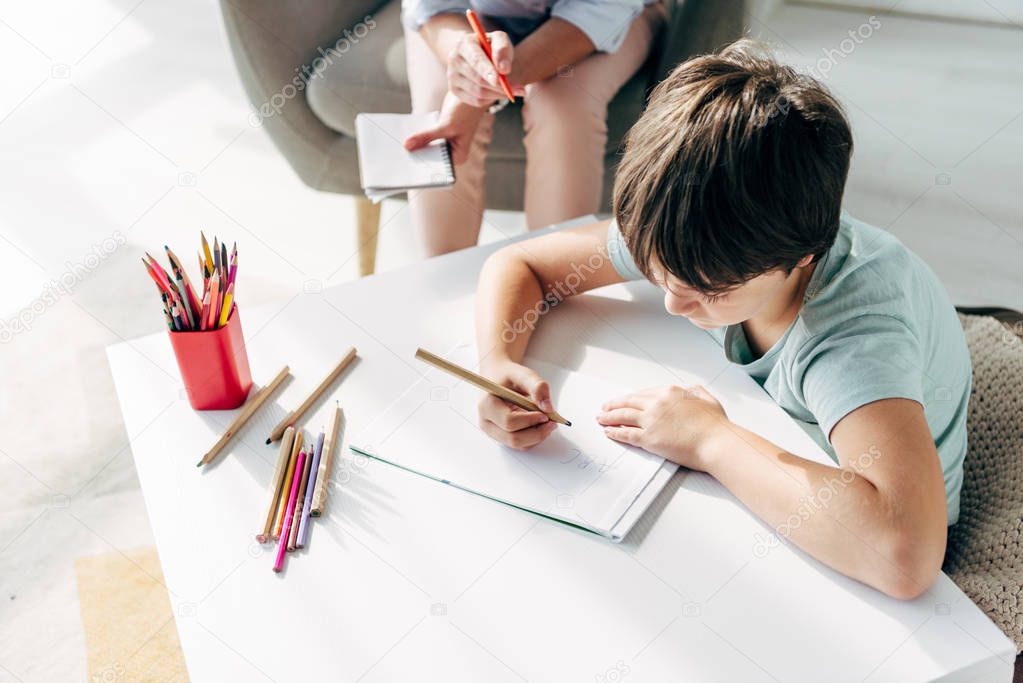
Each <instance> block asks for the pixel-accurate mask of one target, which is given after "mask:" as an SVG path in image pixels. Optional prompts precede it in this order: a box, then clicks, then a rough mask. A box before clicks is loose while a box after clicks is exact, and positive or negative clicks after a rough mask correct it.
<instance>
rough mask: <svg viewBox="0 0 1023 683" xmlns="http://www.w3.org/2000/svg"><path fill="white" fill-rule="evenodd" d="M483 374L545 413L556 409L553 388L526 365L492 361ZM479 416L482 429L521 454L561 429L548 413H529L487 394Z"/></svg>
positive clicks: (532, 411)
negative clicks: (552, 394)
mask: <svg viewBox="0 0 1023 683" xmlns="http://www.w3.org/2000/svg"><path fill="white" fill-rule="evenodd" d="M481 372H482V374H483V375H484V376H486V377H488V378H490V379H492V380H494V381H495V382H497V383H498V384H501V385H503V386H506V387H508V388H509V389H512V390H514V391H517V392H519V393H520V394H524V395H526V396H528V397H529V398H530V400H532V401H533V402H534V403H536V404H537V405H538V406H540V408H541V409H542V410H545V411H547V412H551V411H553V410H554V405H553V403H551V388H550V386H549V385H548V384H547V382H545V381H544V379H543V378H542V377H540V375H538V374H536V372H534V371H533V370H531V369H530V368H527V367H526V366H525V365H521V364H519V363H515V362H512V361H492V362H490V363H484V364H483V366H482V367H481ZM479 416H480V428H481V429H482V430H483V431H484V432H485V433H486V434H487V436H489V437H490V438H492V439H494V440H495V441H498V442H500V443H502V444H504V445H505V446H509V447H510V448H514V449H516V450H520V451H525V450H529V449H530V448H532V447H533V446H535V445H537V444H538V443H540V442H541V441H543V440H544V439H546V438H547V437H548V436H550V434H551V432H553V431H554V429H555V427H557V426H558V423H557V422H552V421H551V420H550V418H548V417H547V415H546V414H545V413H542V412H539V411H534V410H525V409H524V408H520V407H519V406H517V405H514V404H511V403H508V402H507V401H503V400H501V399H499V398H498V397H496V396H494V395H493V394H486V395H485V396H484V397H483V398H482V399H481V400H480V403H479Z"/></svg>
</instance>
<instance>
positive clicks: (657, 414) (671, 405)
mask: <svg viewBox="0 0 1023 683" xmlns="http://www.w3.org/2000/svg"><path fill="white" fill-rule="evenodd" d="M601 410H602V411H603V412H601V413H600V414H599V415H597V422H599V423H600V424H601V425H603V426H604V434H606V435H607V437H608V438H609V439H613V440H615V441H619V442H621V443H626V444H629V445H631V446H638V447H639V448H642V449H643V450H646V451H649V452H651V453H653V454H655V455H659V456H661V457H662V458H666V459H668V460H671V461H672V462H676V463H678V464H679V465H682V466H683V467H688V468H690V469H695V470H707V469H708V465H709V463H708V462H707V461H706V457H705V455H706V451H707V450H708V449H706V448H705V446H706V445H707V444H708V443H710V441H711V440H712V439H713V438H714V437H716V436H717V435H718V434H721V431H722V430H724V429H727V428H728V426H729V425H730V424H731V422H730V421H729V419H728V417H727V416H726V415H725V411H724V409H723V408H722V407H721V404H720V403H718V402H717V399H715V398H714V397H713V396H711V394H710V392H708V391H707V390H706V389H704V388H703V387H701V386H691V387H679V386H666V387H657V388H655V389H646V390H644V391H638V392H636V393H633V394H629V395H627V396H623V397H622V398H618V399H615V400H613V401H608V402H607V403H605V404H604V405H603V406H601Z"/></svg>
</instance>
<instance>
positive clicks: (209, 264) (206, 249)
mask: <svg viewBox="0 0 1023 683" xmlns="http://www.w3.org/2000/svg"><path fill="white" fill-rule="evenodd" d="M199 239H200V240H201V241H202V253H203V254H204V255H205V256H206V260H205V262H204V263H205V266H206V270H207V271H209V272H211V273H212V272H213V256H212V255H210V243H209V242H207V241H206V235H204V234H203V233H202V230H200V231H199ZM207 277H208V276H207Z"/></svg>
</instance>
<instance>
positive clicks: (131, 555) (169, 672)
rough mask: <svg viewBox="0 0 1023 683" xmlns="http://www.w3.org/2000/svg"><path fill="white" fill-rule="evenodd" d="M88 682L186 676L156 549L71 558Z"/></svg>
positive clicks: (185, 678) (184, 678)
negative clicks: (76, 579)
mask: <svg viewBox="0 0 1023 683" xmlns="http://www.w3.org/2000/svg"><path fill="white" fill-rule="evenodd" d="M75 574H76V575H77V577H78V597H79V601H80V603H81V609H82V625H83V627H84V630H85V651H86V658H87V661H88V668H89V680H90V681H108V680H109V681H113V680H125V681H159V682H160V683H164V682H166V681H175V682H177V681H188V672H187V670H186V669H185V660H184V657H183V656H182V654H181V644H180V642H179V641H178V631H177V627H176V626H175V624H174V615H173V613H172V612H171V605H170V600H169V598H168V596H167V589H166V587H165V586H164V583H163V573H162V572H161V571H160V559H159V556H158V555H157V554H156V548H142V549H139V550H134V551H130V552H126V553H119V552H114V553H107V554H104V555H94V556H90V557H80V558H78V559H77V560H75Z"/></svg>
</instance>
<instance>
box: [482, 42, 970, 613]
mask: <svg viewBox="0 0 1023 683" xmlns="http://www.w3.org/2000/svg"><path fill="white" fill-rule="evenodd" d="M851 153H852V134H851V131H850V128H849V124H848V122H847V121H846V119H845V116H844V114H843V112H842V109H841V107H840V105H839V104H838V102H837V101H836V100H835V99H834V98H833V97H832V96H831V94H830V93H829V92H828V91H827V90H826V88H824V86H822V85H821V84H820V83H818V82H817V81H815V80H814V79H812V78H810V77H809V76H805V75H800V74H797V73H796V72H795V71H794V70H792V69H791V68H789V67H786V66H782V65H779V64H778V63H776V62H775V61H773V60H772V59H771V58H770V57H769V56H765V55H762V54H759V53H758V52H757V50H756V48H755V47H754V46H753V45H752V44H751V43H749V42H748V41H739V42H738V43H735V44H733V45H731V46H729V47H728V48H726V49H725V50H723V51H722V52H721V53H719V54H716V55H710V56H704V57H699V58H696V59H693V60H691V61H689V62H686V63H684V64H682V65H680V66H679V67H678V68H677V69H675V71H674V72H673V73H672V74H671V75H670V76H669V77H668V78H667V79H666V80H665V81H664V82H663V83H661V84H660V85H658V86H657V88H656V89H655V90H654V92H653V94H652V96H651V100H650V103H649V105H648V107H647V109H646V111H645V112H644V114H643V116H642V117H641V118H640V120H639V122H638V123H637V124H636V125H635V127H634V128H633V129H632V130H631V131H630V133H629V136H628V139H627V142H626V148H625V152H624V156H623V159H622V162H621V164H620V166H619V169H618V173H617V177H616V180H615V190H614V215H615V219H614V220H612V221H610V222H600V223H596V224H593V225H588V226H584V227H581V228H577V229H574V230H566V231H563V232H559V233H555V234H551V235H545V236H543V237H539V238H535V239H533V240H530V241H528V242H524V243H520V244H519V245H512V246H509V247H505V248H504V249H502V250H500V251H498V252H497V253H495V254H494V255H493V256H491V257H490V259H488V261H487V263H486V265H485V266H484V268H483V271H482V273H481V275H480V283H479V290H478V292H477V304H478V305H477V310H476V329H477V342H478V348H479V349H480V350H481V352H480V353H481V358H482V360H481V365H482V369H483V372H484V373H485V374H487V375H488V376H490V377H493V378H495V379H496V380H497V381H500V382H503V383H504V384H506V385H508V386H510V387H512V388H514V389H517V390H519V391H521V392H523V393H526V394H529V395H530V396H531V397H532V398H533V399H534V400H535V401H536V402H537V403H538V404H539V405H540V406H541V408H543V409H544V410H549V409H551V407H552V406H551V402H550V391H549V388H548V386H547V385H546V383H544V381H543V380H542V378H540V377H539V376H538V375H537V374H536V373H535V372H533V371H532V370H530V369H529V368H526V367H524V366H522V365H521V364H519V361H520V360H521V358H522V356H523V354H524V352H525V349H526V345H527V343H528V341H529V331H530V330H529V328H528V327H523V326H519V327H520V328H521V329H523V330H524V331H523V333H522V334H517V335H510V336H509V335H508V333H507V329H508V326H507V325H506V323H507V322H508V321H516V320H519V319H521V318H522V317H523V316H524V315H525V314H526V312H527V311H529V310H530V309H533V308H534V307H535V306H536V304H537V302H538V301H540V300H541V299H542V298H543V297H544V295H545V294H547V293H548V292H549V289H550V288H551V287H553V286H554V283H557V282H560V281H562V280H564V279H565V277H566V276H567V275H568V273H570V272H571V271H572V266H573V264H576V263H587V264H588V265H590V266H592V265H593V264H594V261H593V260H592V259H590V257H591V255H593V254H594V253H602V254H605V255H607V256H609V257H610V258H603V259H600V261H601V264H602V265H601V267H600V268H597V269H596V270H595V271H594V272H593V273H592V274H590V275H588V276H587V278H586V279H585V281H584V282H583V283H582V286H581V287H579V288H578V289H579V290H580V291H585V290H587V289H593V288H596V287H601V286H603V285H608V284H612V283H616V282H622V281H624V280H635V279H641V278H643V277H645V278H646V279H648V280H649V281H650V282H652V283H654V284H655V285H657V286H659V287H661V288H662V289H663V290H664V292H665V295H664V306H665V308H666V309H667V311H668V313H671V314H673V315H681V316H684V317H686V318H688V319H689V320H690V321H691V322H692V323H693V324H695V325H697V326H699V327H701V328H703V329H705V330H708V331H709V332H710V333H711V334H712V335H713V336H714V337H715V338H716V339H717V340H718V341H720V342H721V343H722V345H723V347H724V351H725V354H726V355H727V357H728V359H729V360H730V361H731V362H733V363H735V364H738V365H739V366H740V367H741V368H742V369H743V370H745V371H746V372H747V373H749V374H750V375H751V376H752V377H753V378H754V379H755V380H756V381H757V382H758V383H759V384H761V386H763V387H764V389H765V390H766V391H767V392H768V393H769V394H770V395H771V396H772V397H773V398H774V399H775V400H776V401H777V402H778V403H779V404H780V405H781V406H782V407H783V408H784V409H785V410H786V412H788V413H789V415H791V416H792V417H793V418H794V419H796V420H797V421H799V422H800V423H801V424H802V426H804V428H805V429H806V430H807V431H808V432H809V433H810V434H811V435H812V436H813V437H814V438H815V439H816V440H817V441H818V443H820V444H821V445H822V447H824V448H825V450H826V451H828V453H829V455H831V457H832V458H833V459H834V460H835V461H836V463H837V466H836V467H830V466H824V465H821V464H818V463H815V462H810V461H807V460H804V459H802V458H799V457H797V456H795V455H792V454H790V453H786V452H783V451H782V450H781V449H780V448H778V447H777V446H775V445H773V444H771V443H770V442H768V441H767V440H765V439H763V438H761V437H759V436H757V435H756V434H753V433H751V432H749V431H747V430H745V429H742V428H741V427H739V426H738V425H735V424H733V423H731V422H730V421H729V420H728V417H727V416H726V415H725V413H724V411H723V410H722V409H721V407H720V405H719V404H718V403H717V401H715V400H714V398H713V397H712V396H711V395H710V394H709V393H708V392H707V391H706V390H705V389H703V388H702V387H689V388H682V387H675V386H668V387H660V388H653V389H646V390H643V391H637V392H635V393H632V394H629V395H626V396H622V397H619V398H616V399H613V400H611V401H608V402H607V403H606V404H605V405H604V406H603V412H601V414H599V415H598V416H596V419H597V421H598V422H599V423H600V424H601V425H603V427H604V431H605V433H606V435H607V437H608V438H610V439H614V440H615V441H618V442H621V443H625V444H631V445H634V446H638V447H640V448H644V449H646V450H648V451H650V452H652V453H656V454H657V455H660V456H663V457H665V458H667V459H669V460H672V461H674V462H677V463H679V464H680V465H682V466H684V467H688V468H691V469H697V470H702V471H705V472H708V473H710V474H711V475H712V476H714V477H716V478H717V479H718V480H719V481H720V482H721V483H722V484H724V485H725V486H726V487H727V488H728V489H729V490H730V491H731V492H732V493H733V494H734V495H735V496H736V497H738V498H739V499H740V500H741V501H742V502H743V503H744V504H746V506H747V507H749V509H750V510H752V511H753V512H754V513H755V514H757V515H758V516H760V517H761V518H762V519H763V520H764V521H765V522H766V523H767V524H770V525H771V526H772V527H773V528H775V529H779V528H780V527H782V526H785V527H786V528H787V529H788V531H789V533H786V534H785V535H786V536H787V537H788V538H789V539H790V540H791V541H792V542H793V543H795V544H796V545H798V546H799V547H801V548H802V549H803V550H805V551H806V552H808V553H810V554H811V555H813V556H814V557H816V558H818V559H819V560H821V561H822V562H825V563H826V564H828V565H830V566H831V567H833V568H835V569H837V570H838V571H841V572H843V573H844V574H846V575H848V576H851V577H853V578H855V579H858V580H860V581H862V582H864V583H867V584H869V585H871V586H874V587H876V588H877V589H879V590H881V591H884V592H885V593H887V594H889V595H892V596H894V597H897V598H902V599H910V598H913V597H916V596H918V595H920V594H921V593H923V592H924V591H926V590H927V588H928V587H929V586H930V585H931V584H932V583H933V581H934V579H935V578H936V576H937V574H938V572H939V570H940V568H941V563H942V557H943V555H944V550H945V540H946V526H947V524H951V523H953V522H955V520H956V517H957V515H958V495H959V488H960V486H961V484H962V462H963V457H964V455H965V453H966V408H967V401H968V398H969V394H970V383H971V368H970V361H969V355H968V352H967V349H966V342H965V338H964V335H963V332H962V328H961V327H960V324H959V321H958V318H957V317H956V313H955V310H954V308H953V306H952V304H951V303H950V301H949V300H948V297H947V295H946V294H945V292H944V291H943V289H942V287H941V285H940V283H939V282H938V280H937V278H936V277H935V275H934V274H933V273H932V272H931V271H930V270H929V269H928V268H927V266H925V265H924V263H923V262H922V261H920V259H919V258H917V257H916V256H915V255H914V254H912V253H911V252H909V251H908V250H907V249H906V248H905V247H904V246H903V245H902V244H901V243H900V242H898V240H896V239H895V238H894V237H892V236H890V235H888V234H887V233H885V232H882V231H881V230H878V229H876V228H873V227H870V226H868V225H866V224H864V223H861V222H859V221H856V220H854V219H852V218H849V217H848V216H845V215H844V214H842V213H841V202H842V193H843V189H844V186H845V181H846V176H847V174H848V170H849V160H850V156H851ZM605 245H606V247H605ZM605 249H606V251H605ZM480 424H481V427H482V429H483V430H484V431H486V433H487V434H489V435H490V436H491V437H493V438H494V439H497V440H498V441H501V442H502V443H505V444H507V445H509V446H511V447H513V448H521V449H527V448H530V447H532V446H534V445H535V444H537V443H539V442H540V441H542V440H543V439H545V438H546V437H547V436H548V435H549V434H550V433H551V432H552V431H553V430H554V428H555V424H554V423H553V422H550V421H548V420H547V418H546V416H545V415H544V414H543V413H540V412H528V411H525V410H522V409H520V408H517V407H513V406H510V405H508V404H506V403H504V402H502V401H500V400H499V399H497V398H495V397H493V396H488V397H486V398H485V399H484V400H483V401H481V403H480ZM825 492H827V493H828V496H827V500H826V501H825ZM823 503H826V504H823ZM794 515H795V517H794ZM793 519H796V520H797V522H795V523H794V522H792V521H791V520H793Z"/></svg>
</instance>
